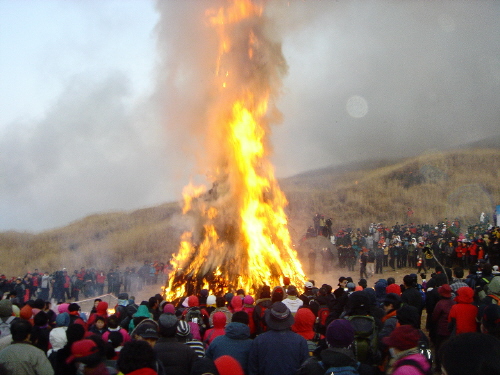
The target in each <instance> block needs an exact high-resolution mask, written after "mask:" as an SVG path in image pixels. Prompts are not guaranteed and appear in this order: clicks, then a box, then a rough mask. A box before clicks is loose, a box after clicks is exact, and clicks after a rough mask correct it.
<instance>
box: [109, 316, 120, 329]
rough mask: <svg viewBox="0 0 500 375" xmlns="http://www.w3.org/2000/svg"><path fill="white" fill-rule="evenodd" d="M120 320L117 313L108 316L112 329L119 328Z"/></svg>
mask: <svg viewBox="0 0 500 375" xmlns="http://www.w3.org/2000/svg"><path fill="white" fill-rule="evenodd" d="M119 324H120V320H119V318H118V316H117V315H116V314H113V315H110V316H109V318H108V327H109V328H111V329H115V328H118V325H119Z"/></svg>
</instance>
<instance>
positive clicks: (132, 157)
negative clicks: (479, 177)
mask: <svg viewBox="0 0 500 375" xmlns="http://www.w3.org/2000/svg"><path fill="white" fill-rule="evenodd" d="M22 3H23V2H19V3H18V2H14V1H6V2H2V3H1V4H0V14H1V16H0V17H2V23H0V35H1V36H0V48H2V51H5V53H4V52H2V55H1V56H0V69H2V72H3V73H4V77H5V79H2V81H1V82H0V88H1V90H0V92H1V95H2V96H1V100H0V103H1V104H0V113H2V115H1V117H0V152H1V154H0V176H1V177H0V191H1V194H0V210H1V212H2V216H1V219H0V230H9V229H16V230H43V229H47V228H52V227H55V226H61V225H65V224H67V223H68V222H70V221H73V220H76V219H78V218H81V217H83V216H86V215H88V214H90V213H93V212H105V211H110V210H129V209H133V208H138V207H146V206H150V205H154V204H157V203H160V202H164V201H170V200H177V199H179V198H180V192H181V189H182V186H184V185H186V184H187V183H188V182H189V177H190V175H192V174H193V173H194V174H199V175H201V176H203V174H204V173H205V172H206V171H203V170H201V169H195V165H197V160H196V159H197V157H198V158H203V153H200V154H197V153H196V151H197V150H198V151H199V150H202V149H201V148H200V147H201V146H200V144H201V142H203V139H198V138H196V137H193V136H192V134H193V133H192V132H190V129H194V128H196V127H203V126H204V119H205V117H204V116H205V111H206V108H207V105H208V104H209V103H210V101H211V100H213V98H211V96H210V92H209V91H208V90H207V85H208V84H209V81H210V79H209V78H208V77H210V75H211V74H213V73H214V71H213V66H212V59H211V58H212V57H213V56H214V54H215V53H216V52H217V51H215V50H214V48H216V44H215V40H214V35H212V34H211V32H213V30H210V29H209V27H208V26H207V24H206V16H205V10H206V9H207V8H214V7H215V8H216V7H217V6H218V5H219V4H220V3H221V2H220V1H197V0H192V1H158V2H157V3H156V4H155V3H153V2H146V1H144V2H134V1H130V2H129V1H126V2H123V1H106V2H104V4H100V2H97V1H95V2H94V1H89V2H84V3H81V2H70V3H63V2H44V1H39V2H33V3H30V4H32V5H31V6H35V7H36V8H37V10H39V12H38V13H37V14H38V17H37V19H36V20H35V19H32V18H30V16H29V14H30V13H33V12H28V11H27V9H26V5H25V4H24V5H23V4H22ZM266 5H267V6H268V8H267V10H266V12H267V16H268V17H270V18H272V19H274V20H275V21H276V22H275V23H274V26H273V27H272V28H270V29H269V30H267V32H268V34H269V35H270V36H271V37H272V38H273V39H274V40H275V41H276V42H280V43H281V47H282V51H283V55H284V57H285V59H286V64H287V65H288V75H287V76H286V77H285V80H284V85H283V88H282V95H281V97H280V99H279V101H278V102H277V106H278V108H279V110H280V111H281V112H282V114H283V120H282V123H281V124H280V125H278V126H276V127H275V128H274V129H273V135H272V142H271V143H272V147H273V149H274V156H273V161H274V165H275V169H276V174H277V175H278V176H279V177H284V176H290V175H293V174H296V173H299V172H303V171H307V170H311V169H317V168H321V167H326V166H329V165H339V164H342V163H347V162H353V161H360V160H365V159H384V158H388V159H390V158H394V157H402V156H411V155H415V154H419V153H423V152H426V151H428V150H440V149H444V148H449V147H451V146H457V145H460V144H463V143H469V142H474V141H478V140H481V139H484V138H488V137H492V136H493V135H495V136H496V134H498V129H499V125H500V124H499V118H500V105H499V104H500V103H499V101H500V99H499V98H500V59H499V56H500V38H498V35H499V31H500V30H499V29H500V25H499V24H498V19H499V17H500V2H497V1H481V2H454V1H442V2H411V1H402V2H380V1H377V2H375V1H367V2H349V1H344V2H330V1H303V2H298V1H297V2H285V1H273V2H266ZM90 9H92V12H90V11H89V10H90ZM35 13H36V12H35ZM139 15H140V16H139ZM9 20H11V21H9ZM13 20H15V22H16V23H14V21H13ZM26 25H30V27H27V26H26ZM49 25H50V27H49ZM35 45H37V46H38V45H39V46H40V47H37V48H39V49H37V50H33V48H34V47H33V46H35ZM14 47H15V48H14ZM7 51H9V52H7ZM33 51H35V52H33ZM478 146H479V147H480V146H481V144H480V143H479V144H478Z"/></svg>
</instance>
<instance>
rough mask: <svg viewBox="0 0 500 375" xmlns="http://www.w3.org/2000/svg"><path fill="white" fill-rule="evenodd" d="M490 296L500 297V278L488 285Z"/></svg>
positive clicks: (495, 278) (496, 277)
mask: <svg viewBox="0 0 500 375" xmlns="http://www.w3.org/2000/svg"><path fill="white" fill-rule="evenodd" d="M488 294H494V295H496V296H500V276H495V277H494V278H493V279H491V281H490V283H489V284H488Z"/></svg>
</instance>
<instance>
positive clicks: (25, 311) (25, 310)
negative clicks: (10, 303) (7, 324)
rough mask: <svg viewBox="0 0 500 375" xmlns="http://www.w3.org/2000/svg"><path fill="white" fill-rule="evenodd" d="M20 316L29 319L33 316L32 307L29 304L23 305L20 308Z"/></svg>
mask: <svg viewBox="0 0 500 375" xmlns="http://www.w3.org/2000/svg"><path fill="white" fill-rule="evenodd" d="M20 317H21V318H23V319H25V320H30V319H31V318H32V317H33V308H32V307H31V306H30V305H24V306H23V307H22V309H21V313H20Z"/></svg>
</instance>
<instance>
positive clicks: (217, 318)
mask: <svg viewBox="0 0 500 375" xmlns="http://www.w3.org/2000/svg"><path fill="white" fill-rule="evenodd" d="M212 319H213V320H212V322H213V328H210V329H208V330H207V331H206V332H205V335H204V336H203V342H204V343H205V345H206V346H207V347H208V345H210V343H211V342H212V341H213V340H214V339H215V338H216V337H217V336H222V335H224V334H225V332H226V331H225V329H224V328H225V327H226V315H225V314H224V312H222V311H217V312H216V313H215V314H214V315H213V317H212Z"/></svg>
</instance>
